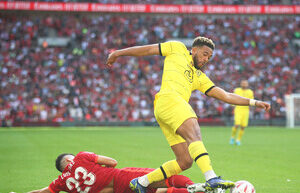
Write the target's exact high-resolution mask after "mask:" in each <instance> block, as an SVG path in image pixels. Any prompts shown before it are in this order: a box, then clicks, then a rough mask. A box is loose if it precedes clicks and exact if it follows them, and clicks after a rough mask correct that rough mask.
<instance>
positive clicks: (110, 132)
mask: <svg viewBox="0 0 300 193" xmlns="http://www.w3.org/2000/svg"><path fill="white" fill-rule="evenodd" d="M201 129H202V136H203V140H204V143H205V145H206V148H207V150H208V152H209V154H210V158H211V160H212V165H213V168H214V170H215V172H216V173H217V174H218V175H222V176H223V178H224V179H228V180H232V181H237V180H247V181H250V182H251V183H252V184H253V185H254V186H255V188H256V192H257V193H299V192H300V130H299V129H294V130H291V129H290V130H288V129H285V128H279V127H249V128H247V130H246V132H245V135H244V138H243V140H242V143H243V144H242V146H240V147H237V146H231V145H229V144H228V142H229V136H230V130H231V128H229V127H225V128H224V127H201ZM79 151H92V152H95V153H97V154H102V155H106V156H110V157H113V158H115V159H116V160H118V162H119V164H118V166H117V167H119V168H121V167H153V168H156V167H158V166H160V165H161V164H162V163H163V162H165V161H168V160H171V159H174V155H173V153H172V151H171V149H170V148H169V146H168V144H167V142H166V140H165V138H164V136H163V134H162V132H161V131H160V129H159V128H158V127H97V128H96V127H84V128H72V127H68V128H62V127H60V128H45V127H44V128H35V127H33V128H8V129H4V128H1V129H0V152H1V154H0V155H1V156H0V192H1V193H6V192H11V191H14V192H17V193H20V192H27V191H29V190H33V189H38V188H43V187H46V186H48V185H49V184H50V183H51V182H52V180H54V179H55V178H56V177H57V176H58V175H59V172H58V171H56V169H55V164H54V161H55V159H56V156H57V155H58V154H60V153H63V152H70V153H74V154H76V153H78V152H79ZM183 174H184V175H186V176H188V177H190V178H191V179H192V180H193V181H195V182H204V178H203V176H202V174H201V172H200V170H199V169H198V168H197V166H196V165H195V164H194V165H193V167H192V168H191V169H189V170H187V171H185V172H184V173H183Z"/></svg>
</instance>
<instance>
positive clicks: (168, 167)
mask: <svg viewBox="0 0 300 193" xmlns="http://www.w3.org/2000/svg"><path fill="white" fill-rule="evenodd" d="M180 172H182V170H181V168H180V166H179V165H178V163H177V161H176V160H171V161H168V162H166V163H164V164H163V165H162V166H160V168H157V169H156V170H154V171H152V172H150V173H149V174H147V178H148V180H149V183H150V184H151V183H153V182H158V181H161V180H163V179H167V178H169V177H171V176H174V175H176V174H179V173H180Z"/></svg>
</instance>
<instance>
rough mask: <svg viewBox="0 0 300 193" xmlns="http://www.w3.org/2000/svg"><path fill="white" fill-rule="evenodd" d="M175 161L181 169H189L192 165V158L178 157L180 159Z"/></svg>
mask: <svg viewBox="0 0 300 193" xmlns="http://www.w3.org/2000/svg"><path fill="white" fill-rule="evenodd" d="M177 162H178V165H179V166H180V168H181V169H182V171H183V170H187V169H189V168H190V167H192V165H193V159H192V158H184V159H180V160H177Z"/></svg>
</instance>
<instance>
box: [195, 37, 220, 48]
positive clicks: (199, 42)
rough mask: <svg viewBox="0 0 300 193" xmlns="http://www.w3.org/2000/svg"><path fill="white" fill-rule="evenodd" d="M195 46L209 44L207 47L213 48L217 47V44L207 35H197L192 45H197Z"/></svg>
mask: <svg viewBox="0 0 300 193" xmlns="http://www.w3.org/2000/svg"><path fill="white" fill-rule="evenodd" d="M195 46H207V47H209V48H211V49H212V50H214V49H215V44H214V42H213V41H212V40H211V39H209V38H206V37H201V36H199V37H196V38H195V39H194V41H193V45H192V47H195Z"/></svg>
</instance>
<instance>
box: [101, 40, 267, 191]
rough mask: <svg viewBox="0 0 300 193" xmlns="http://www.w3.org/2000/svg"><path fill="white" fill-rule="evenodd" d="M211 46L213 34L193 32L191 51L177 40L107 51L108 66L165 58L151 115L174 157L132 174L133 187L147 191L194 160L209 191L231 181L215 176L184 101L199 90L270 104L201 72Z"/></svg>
mask: <svg viewBox="0 0 300 193" xmlns="http://www.w3.org/2000/svg"><path fill="white" fill-rule="evenodd" d="M214 48H215V45H214V43H213V41H212V40H211V39H208V38H205V37H197V38H196V39H195V40H194V42H193V45H192V49H191V51H190V50H188V49H187V48H186V46H185V45H184V44H183V43H181V42H178V41H170V42H165V43H160V44H152V45H145V46H135V47H130V48H126V49H122V50H116V51H114V52H112V53H111V54H110V55H109V56H108V58H107V62H106V64H107V65H108V66H112V65H113V63H114V62H115V61H116V60H117V59H118V57H121V56H150V55H161V56H164V57H165V60H164V68H163V75H162V83H161V88H160V91H159V92H158V93H157V94H156V95H155V100H154V115H155V118H156V120H157V122H158V124H159V125H160V127H161V129H162V131H163V133H164V134H165V136H166V138H167V141H168V142H169V145H170V146H171V148H172V150H173V152H174V154H175V156H176V160H172V161H168V162H165V163H164V164H162V165H161V167H159V168H157V169H156V170H154V171H153V172H151V173H149V174H147V175H144V176H142V177H140V178H138V179H134V180H133V181H132V182H131V187H132V189H134V190H135V191H136V192H137V193H145V192H146V187H148V186H149V184H152V183H153V182H157V181H161V180H163V179H164V178H165V179H166V178H168V177H170V176H173V175H176V174H179V173H180V172H182V171H183V170H186V169H188V168H190V167H191V166H192V163H193V160H194V161H195V162H196V164H197V165H198V166H199V167H200V169H201V171H202V173H203V174H204V176H205V179H206V186H205V187H206V189H207V190H212V189H215V188H224V189H226V188H229V187H231V186H233V185H234V183H233V182H230V181H226V180H223V179H221V178H220V177H217V175H216V174H215V172H214V170H213V168H212V166H211V161H210V158H209V155H208V153H207V151H206V148H205V146H204V144H203V142H202V137H201V132H200V127H199V124H198V119H197V116H196V113H195V112H194V111H193V109H192V107H191V106H190V105H189V103H188V102H189V99H190V96H191V93H192V91H194V90H196V89H197V90H200V91H201V92H202V93H205V94H206V95H207V96H210V97H214V98H216V99H218V100H220V101H223V102H226V103H229V104H233V105H242V106H249V105H253V106H256V107H259V108H263V109H265V110H266V111H269V109H270V105H269V104H268V103H266V102H263V101H258V100H254V99H251V100H250V99H248V98H244V97H241V96H238V95H236V94H234V93H229V92H226V91H224V90H223V89H221V88H220V87H217V86H215V85H214V83H213V82H212V81H211V80H210V79H209V78H208V77H207V76H206V75H205V74H204V73H203V72H202V71H201V68H202V67H203V66H204V65H205V64H206V63H207V62H208V61H209V60H210V58H211V57H212V55H213V51H214ZM224 78H226V77H224Z"/></svg>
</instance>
